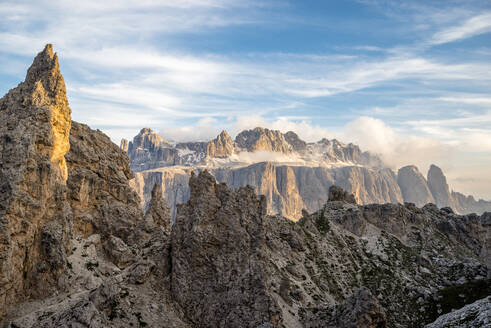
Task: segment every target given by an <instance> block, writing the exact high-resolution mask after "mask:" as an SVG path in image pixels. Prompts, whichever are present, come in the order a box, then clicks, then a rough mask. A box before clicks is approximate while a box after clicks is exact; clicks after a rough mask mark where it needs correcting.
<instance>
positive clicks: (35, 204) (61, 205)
mask: <svg viewBox="0 0 491 328" xmlns="http://www.w3.org/2000/svg"><path fill="white" fill-rule="evenodd" d="M70 113H71V110H70V108H69V107H68V101H67V99H66V91H65V83H64V80H63V77H62V76H61V74H60V71H59V65H58V58H57V56H56V54H54V53H53V50H52V47H51V45H47V46H46V48H45V49H44V50H43V51H42V52H41V53H39V54H38V55H37V56H36V58H35V59H34V62H33V64H32V66H31V67H30V68H29V70H28V72H27V76H26V79H25V81H24V82H22V83H20V84H19V85H18V86H17V87H16V88H15V89H12V90H10V91H9V93H8V94H7V95H5V96H4V97H3V98H2V99H0V122H1V124H0V154H1V158H0V161H1V168H0V190H1V192H0V272H1V278H0V317H1V316H2V315H3V314H5V311H6V310H7V308H8V307H10V306H12V305H14V304H17V303H19V302H21V301H23V300H24V299H26V298H28V297H31V296H33V297H35V296H38V295H41V294H43V293H45V292H47V291H49V290H52V289H53V288H54V286H55V284H56V280H57V278H58V276H59V274H60V272H61V271H62V270H63V268H64V264H65V263H64V259H65V246H66V241H67V238H68V236H69V235H70V233H71V224H70V222H71V220H70V218H71V212H70V208H69V206H68V202H67V192H66V179H67V165H66V161H65V154H66V153H67V152H68V150H69V147H70V146H69V141H68V137H69V133H70V123H71V120H70ZM40 282H42V283H40Z"/></svg>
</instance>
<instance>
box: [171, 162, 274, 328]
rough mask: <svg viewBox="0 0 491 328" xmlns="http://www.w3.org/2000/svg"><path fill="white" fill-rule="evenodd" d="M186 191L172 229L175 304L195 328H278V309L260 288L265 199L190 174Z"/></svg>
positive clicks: (208, 177) (208, 176)
mask: <svg viewBox="0 0 491 328" xmlns="http://www.w3.org/2000/svg"><path fill="white" fill-rule="evenodd" d="M189 187H190V190H191V197H190V199H189V201H188V202H187V203H185V204H182V205H179V208H178V214H177V218H176V222H175V223H174V226H173V229H172V243H171V245H172V246H171V249H172V253H171V257H172V280H171V281H172V293H173V295H174V297H175V299H176V301H177V302H178V303H179V304H180V305H181V306H182V307H183V309H184V312H185V314H186V316H187V317H188V318H189V319H190V320H191V322H192V323H193V325H194V326H197V327H254V328H255V327H257V326H259V325H261V324H263V323H266V322H269V323H272V324H273V325H275V326H277V325H278V324H279V323H280V320H281V318H280V317H279V309H278V308H277V305H276V304H275V302H273V299H272V298H271V296H270V295H268V292H267V289H266V284H265V280H266V275H265V271H264V270H265V263H264V261H263V256H264V254H263V253H262V248H263V247H265V239H264V231H263V229H264V228H263V220H264V216H265V214H266V201H265V199H264V197H257V196H256V195H255V194H254V192H253V190H252V189H251V188H248V187H244V188H241V189H239V190H237V191H233V190H231V189H229V188H228V187H227V186H226V185H225V184H216V182H215V178H214V177H213V176H212V175H211V174H209V173H208V172H206V171H204V172H202V173H200V175H199V176H198V177H195V176H194V175H192V176H191V178H190V180H189ZM191 281H192V282H193V283H190V282H191ZM246 286H247V287H246Z"/></svg>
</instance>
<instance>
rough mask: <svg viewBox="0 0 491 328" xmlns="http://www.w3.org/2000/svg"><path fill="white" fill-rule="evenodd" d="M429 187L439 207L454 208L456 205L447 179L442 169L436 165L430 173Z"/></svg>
mask: <svg viewBox="0 0 491 328" xmlns="http://www.w3.org/2000/svg"><path fill="white" fill-rule="evenodd" d="M428 187H429V188H430V190H431V193H432V194H433V198H435V202H436V205H437V206H438V207H453V205H454V204H453V202H452V196H451V194H450V188H449V187H448V184H447V178H446V177H445V175H444V174H443V171H442V169H440V168H439V167H438V166H436V165H431V166H430V169H429V171H428Z"/></svg>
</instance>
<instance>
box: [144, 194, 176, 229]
mask: <svg viewBox="0 0 491 328" xmlns="http://www.w3.org/2000/svg"><path fill="white" fill-rule="evenodd" d="M171 221H172V219H171V214H170V210H169V206H167V202H166V201H165V199H164V198H163V196H162V187H161V185H160V184H155V186H154V187H153V190H152V199H151V200H150V204H149V206H148V211H147V212H146V213H145V217H144V230H145V231H147V232H152V231H153V230H155V228H156V227H162V228H164V230H165V231H168V232H170V226H171Z"/></svg>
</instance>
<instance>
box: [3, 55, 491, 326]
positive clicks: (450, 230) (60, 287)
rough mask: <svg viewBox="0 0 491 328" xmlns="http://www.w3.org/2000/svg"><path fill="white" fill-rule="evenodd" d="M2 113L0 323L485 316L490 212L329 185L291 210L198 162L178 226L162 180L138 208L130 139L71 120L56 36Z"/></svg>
mask: <svg viewBox="0 0 491 328" xmlns="http://www.w3.org/2000/svg"><path fill="white" fill-rule="evenodd" d="M0 121H1V122H2V124H1V125H0V154H1V158H0V159H1V162H0V163H1V169H0V190H1V193H0V269H1V271H0V326H2V327H254V328H259V327H262V328H266V327H353V328H354V327H424V326H425V325H427V324H428V325H429V326H428V327H488V326H490V325H491V321H490V317H491V315H490V314H491V313H490V308H489V297H488V295H489V294H490V293H491V289H490V288H491V287H490V278H491V270H490V265H491V252H490V251H491V243H490V229H491V213H484V214H483V215H481V216H478V215H476V214H472V215H465V216H461V215H457V214H454V212H453V211H452V209H451V208H449V207H445V208H440V209H439V208H438V207H436V206H435V205H431V204H430V205H425V206H424V207H422V208H419V207H416V206H415V205H414V204H411V203H406V204H404V205H401V204H385V205H379V204H372V205H358V204H357V203H356V201H357V199H356V197H355V196H353V195H352V194H351V193H349V192H345V191H344V190H343V189H341V188H339V187H331V188H329V190H328V192H327V195H326V198H328V201H327V202H325V203H324V204H323V206H322V207H321V209H320V210H318V211H316V212H313V213H308V212H307V211H303V213H302V218H301V219H300V220H299V221H298V222H293V221H291V220H288V219H286V218H284V217H282V216H278V215H276V216H271V215H268V214H267V212H268V205H267V198H266V197H265V196H257V195H256V193H255V192H254V189H252V188H251V187H240V188H238V189H236V190H234V189H232V188H230V187H228V186H227V185H226V184H224V183H217V182H216V179H215V177H214V176H213V175H212V174H210V173H209V172H208V171H206V170H203V171H202V172H200V173H199V175H196V174H194V173H192V174H191V175H190V178H189V181H188V188H189V199H188V201H187V202H185V203H182V204H180V205H178V206H177V210H176V218H175V222H174V224H172V225H171V214H170V210H169V208H168V206H167V203H166V201H165V200H164V199H163V195H162V192H163V190H162V186H161V185H160V184H154V186H153V188H152V191H151V200H150V201H149V205H148V210H147V211H146V212H145V213H143V211H142V210H141V207H140V202H141V200H140V199H139V197H138V194H137V193H136V192H135V191H134V190H133V189H132V188H131V186H130V181H131V179H132V177H133V175H132V172H131V170H130V163H129V159H128V156H127V155H126V153H125V152H124V151H122V150H120V149H119V147H117V146H116V145H114V144H112V143H111V141H110V140H109V138H108V137H107V136H105V135H104V134H103V133H102V132H100V131H94V130H92V129H90V128H89V127H88V126H85V125H83V124H80V123H76V122H73V121H71V119H70V108H69V107H68V101H67V99H66V95H65V84H64V81H63V77H62V76H61V74H60V71H59V65H58V60H57V57H56V55H55V54H54V53H53V51H52V47H51V46H50V45H48V46H46V48H45V49H44V50H43V51H42V52H41V53H40V54H39V55H38V56H37V57H36V58H35V59H34V62H33V64H32V66H31V68H29V70H28V73H27V76H26V80H25V81H24V82H22V83H21V84H19V86H18V87H17V88H15V89H12V90H11V91H10V92H9V93H8V94H7V95H6V96H5V97H3V98H2V99H1V100H0ZM224 149H225V150H224ZM214 151H215V152H222V151H227V150H226V147H221V146H220V147H216V148H215V150H214ZM457 309H458V310H457ZM454 310H457V311H454ZM452 311H454V312H452ZM432 322H433V323H432Z"/></svg>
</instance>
